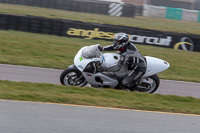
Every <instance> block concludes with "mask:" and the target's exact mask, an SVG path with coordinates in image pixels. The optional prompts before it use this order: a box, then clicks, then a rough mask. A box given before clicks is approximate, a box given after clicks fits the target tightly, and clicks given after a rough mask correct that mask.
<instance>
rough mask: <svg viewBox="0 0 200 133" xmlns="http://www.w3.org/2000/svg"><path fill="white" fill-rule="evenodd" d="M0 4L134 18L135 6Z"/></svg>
mask: <svg viewBox="0 0 200 133" xmlns="http://www.w3.org/2000/svg"><path fill="white" fill-rule="evenodd" d="M0 3H8V4H19V5H26V6H37V7H45V8H53V9H60V10H68V11H76V12H86V13H96V14H104V15H111V16H122V17H134V16H135V6H134V5H131V4H127V3H113V2H105V1H87V0H84V1H81V0H0Z"/></svg>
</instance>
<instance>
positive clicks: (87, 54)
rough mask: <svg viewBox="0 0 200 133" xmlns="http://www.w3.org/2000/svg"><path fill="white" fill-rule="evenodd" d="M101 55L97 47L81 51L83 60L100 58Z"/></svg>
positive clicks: (89, 47)
mask: <svg viewBox="0 0 200 133" xmlns="http://www.w3.org/2000/svg"><path fill="white" fill-rule="evenodd" d="M101 55H102V53H101V52H100V51H99V49H98V45H92V46H88V47H87V48H85V49H84V50H83V51H82V56H83V58H86V59H92V58H100V57H101Z"/></svg>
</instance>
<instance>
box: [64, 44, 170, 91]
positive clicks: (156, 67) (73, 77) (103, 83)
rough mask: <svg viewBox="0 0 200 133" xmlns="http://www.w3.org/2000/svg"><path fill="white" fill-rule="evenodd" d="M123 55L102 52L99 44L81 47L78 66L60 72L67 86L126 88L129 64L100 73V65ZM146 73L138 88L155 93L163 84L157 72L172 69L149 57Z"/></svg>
mask: <svg viewBox="0 0 200 133" xmlns="http://www.w3.org/2000/svg"><path fill="white" fill-rule="evenodd" d="M119 59H120V55H119V54H117V53H102V52H101V51H100V50H99V49H98V45H91V46H85V47H83V48H81V49H80V50H79V51H78V53H77V54H76V56H75V58H74V65H71V66H69V67H68V68H67V69H66V70H64V71H63V72H62V73H61V75H60V82H61V84H63V85H66V86H69V85H73V86H79V87H83V86H85V85H86V84H89V85H90V86H92V87H95V88H115V89H122V88H123V86H121V84H120V82H121V80H122V79H123V78H124V77H126V76H127V75H128V74H129V70H128V66H127V65H126V64H123V65H122V67H121V69H120V70H119V71H118V72H98V71H97V66H98V65H103V66H109V65H113V64H115V63H117V62H118V61H119ZM145 60H146V63H147V70H146V73H145V74H144V75H143V76H142V78H141V82H140V85H138V86H137V87H136V88H134V89H133V90H134V91H139V92H147V93H153V92H155V91H156V90H157V88H158V87H159V84H160V80H159V77H158V76H157V73H160V72H162V71H164V70H166V69H168V68H169V66H170V65H169V63H168V62H166V61H164V60H162V59H158V58H155V57H150V56H145Z"/></svg>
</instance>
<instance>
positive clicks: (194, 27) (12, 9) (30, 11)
mask: <svg viewBox="0 0 200 133" xmlns="http://www.w3.org/2000/svg"><path fill="white" fill-rule="evenodd" d="M0 13H7V14H17V15H33V16H41V17H47V18H61V19H70V20H78V21H83V22H93V23H102V24H113V25H125V26H132V27H138V28H145V29H152V30H159V31H171V32H179V33H192V34H198V35H200V32H199V31H200V23H198V22H190V21H181V20H171V19H163V18H151V17H142V16H136V17H135V18H127V17H114V16H107V15H98V14H89V13H81V12H70V11H64V10H56V9H48V8H39V7H31V6H21V5H11V4H0Z"/></svg>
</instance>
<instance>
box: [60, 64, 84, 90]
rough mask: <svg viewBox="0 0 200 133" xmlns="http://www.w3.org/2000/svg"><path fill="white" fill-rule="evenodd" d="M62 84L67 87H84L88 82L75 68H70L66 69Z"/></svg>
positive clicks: (61, 78) (62, 74)
mask: <svg viewBox="0 0 200 133" xmlns="http://www.w3.org/2000/svg"><path fill="white" fill-rule="evenodd" d="M60 83H61V84H62V85H66V86H71V85H72V86H79V87H83V86H85V85H86V84H87V81H86V80H85V78H84V77H83V75H82V73H81V72H80V71H79V70H78V69H76V68H74V67H70V68H67V69H65V70H64V71H63V72H62V73H61V75H60Z"/></svg>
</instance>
